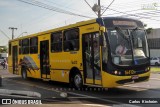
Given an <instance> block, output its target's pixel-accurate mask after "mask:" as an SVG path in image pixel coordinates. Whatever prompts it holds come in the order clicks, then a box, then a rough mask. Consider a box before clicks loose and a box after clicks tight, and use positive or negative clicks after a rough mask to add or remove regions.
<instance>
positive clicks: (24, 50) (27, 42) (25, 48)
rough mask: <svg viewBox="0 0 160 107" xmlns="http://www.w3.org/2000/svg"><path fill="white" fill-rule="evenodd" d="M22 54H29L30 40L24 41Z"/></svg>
mask: <svg viewBox="0 0 160 107" xmlns="http://www.w3.org/2000/svg"><path fill="white" fill-rule="evenodd" d="M22 54H29V39H23V40H22Z"/></svg>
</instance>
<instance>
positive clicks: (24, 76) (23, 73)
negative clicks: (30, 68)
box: [22, 68, 27, 80]
mask: <svg viewBox="0 0 160 107" xmlns="http://www.w3.org/2000/svg"><path fill="white" fill-rule="evenodd" d="M22 78H23V79H25V80H26V79H27V72H26V69H24V68H22Z"/></svg>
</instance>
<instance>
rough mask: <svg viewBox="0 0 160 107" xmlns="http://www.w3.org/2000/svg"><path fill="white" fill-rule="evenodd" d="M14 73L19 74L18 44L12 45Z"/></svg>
mask: <svg viewBox="0 0 160 107" xmlns="http://www.w3.org/2000/svg"><path fill="white" fill-rule="evenodd" d="M12 67H13V74H18V46H12Z"/></svg>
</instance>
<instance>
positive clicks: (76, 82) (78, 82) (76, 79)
mask: <svg viewBox="0 0 160 107" xmlns="http://www.w3.org/2000/svg"><path fill="white" fill-rule="evenodd" d="M72 80H73V81H72V83H73V86H74V88H76V89H79V88H82V86H83V80H82V76H81V74H80V73H76V74H75V75H74V76H73V78H72Z"/></svg>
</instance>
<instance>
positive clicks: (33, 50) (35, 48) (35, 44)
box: [30, 37, 38, 54]
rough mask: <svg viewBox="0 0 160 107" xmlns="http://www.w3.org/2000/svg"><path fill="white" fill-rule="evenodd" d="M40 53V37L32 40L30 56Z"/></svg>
mask: <svg viewBox="0 0 160 107" xmlns="http://www.w3.org/2000/svg"><path fill="white" fill-rule="evenodd" d="M36 53H38V37H33V38H30V54H36Z"/></svg>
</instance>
